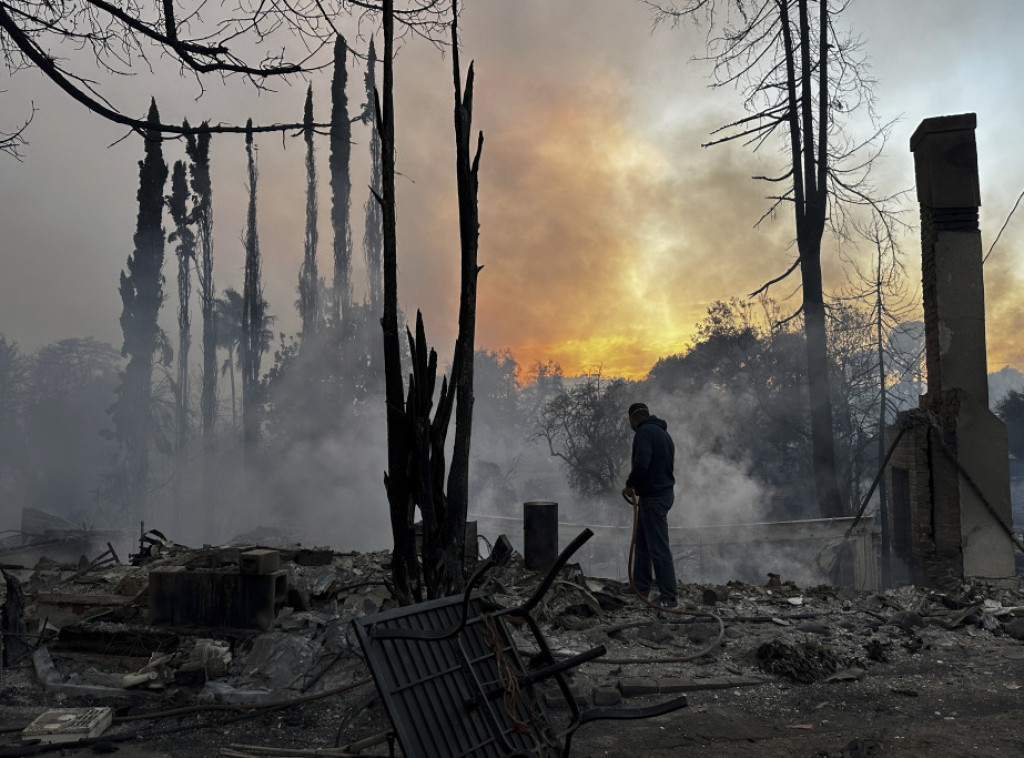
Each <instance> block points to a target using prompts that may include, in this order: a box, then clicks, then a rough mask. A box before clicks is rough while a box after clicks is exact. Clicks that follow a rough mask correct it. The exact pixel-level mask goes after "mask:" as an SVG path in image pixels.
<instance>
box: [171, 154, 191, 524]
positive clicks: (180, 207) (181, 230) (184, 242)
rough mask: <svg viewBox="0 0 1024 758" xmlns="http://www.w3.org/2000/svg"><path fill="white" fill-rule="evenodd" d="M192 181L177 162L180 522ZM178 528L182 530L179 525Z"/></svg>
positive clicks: (175, 233)
mask: <svg viewBox="0 0 1024 758" xmlns="http://www.w3.org/2000/svg"><path fill="white" fill-rule="evenodd" d="M188 196H189V191H188V180H187V178H186V176H185V164H184V162H182V161H175V162H174V169H173V170H172V171H171V194H170V196H169V197H168V198H167V207H168V209H169V210H170V212H171V219H172V220H173V221H174V231H173V232H172V233H171V235H170V236H169V237H168V239H169V240H170V241H171V242H177V243H178V244H177V245H176V246H175V248H174V252H175V254H176V255H177V256H178V372H177V381H176V382H175V385H174V394H175V406H176V409H175V410H176V413H175V442H174V450H175V466H176V471H175V475H174V489H175V497H174V501H175V507H176V509H177V510H176V520H177V518H178V517H180V514H181V509H182V502H181V499H182V494H181V485H182V477H183V476H184V463H185V460H186V456H187V450H188V433H189V423H188V416H189V413H188V412H189V396H190V394H191V393H190V391H189V389H190V388H189V365H188V359H189V349H190V347H191V344H192V325H191V322H190V315H189V308H190V306H191V302H190V301H191V295H192V264H193V262H194V261H195V246H196V236H195V233H193V231H192V229H191V227H190V225H189V214H188ZM175 526H176V527H177V526H179V525H178V524H175Z"/></svg>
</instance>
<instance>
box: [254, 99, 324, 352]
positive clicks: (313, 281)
mask: <svg viewBox="0 0 1024 758" xmlns="http://www.w3.org/2000/svg"><path fill="white" fill-rule="evenodd" d="M302 123H303V124H304V125H305V127H304V128H303V130H302V137H303V139H304V140H305V141H306V239H305V245H304V251H305V252H304V255H303V258H302V267H301V269H300V270H299V315H300V316H301V317H302V341H303V343H305V342H306V341H307V340H308V339H310V338H311V337H313V336H314V335H315V334H316V333H317V332H318V331H319V330H320V328H319V327H320V303H319V302H318V299H319V298H318V291H317V290H318V289H319V284H320V274H319V272H318V271H317V265H316V246H317V241H318V234H317V201H316V162H315V161H314V159H313V158H314V156H313V86H312V85H310V87H309V89H307V90H306V108H305V111H304V114H303V121H302ZM246 144H247V145H248V144H249V141H248V139H247V142H246ZM250 176H252V171H251V170H250ZM254 191H255V189H254Z"/></svg>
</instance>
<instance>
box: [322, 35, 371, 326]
mask: <svg viewBox="0 0 1024 758" xmlns="http://www.w3.org/2000/svg"><path fill="white" fill-rule="evenodd" d="M347 53H348V45H347V44H346V43H345V38H344V37H342V36H341V35H338V37H337V39H336V40H335V41H334V78H333V79H332V80H331V155H330V170H331V227H332V228H333V229H334V297H333V299H332V302H331V308H332V313H331V316H332V318H333V321H334V327H335V330H337V331H338V332H339V333H345V334H351V332H352V324H351V323H350V322H351V320H352V227H351V225H350V224H349V220H348V216H349V209H350V208H351V205H352V180H351V178H350V177H349V162H350V156H351V154H352V124H351V123H350V122H349V118H348V95H347V94H346V92H345V90H346V87H347V86H348V65H347ZM374 312H375V313H376V312H378V311H374Z"/></svg>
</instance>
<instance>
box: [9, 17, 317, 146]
mask: <svg viewBox="0 0 1024 758" xmlns="http://www.w3.org/2000/svg"><path fill="white" fill-rule="evenodd" d="M318 5H319V3H318ZM332 10H335V9H332ZM211 15H212V16H213V17H212V18H210V19H208V20H207V19H204V18H202V17H201V16H200V15H198V14H196V13H194V12H189V13H186V14H185V15H184V17H179V16H178V14H177V6H176V5H175V4H174V3H171V2H164V3H157V4H152V5H149V4H143V5H140V4H127V5H126V4H123V3H121V4H115V3H109V2H106V0H70V1H69V2H64V3H58V4H55V3H51V2H48V1H47V0H3V1H2V2H0V59H2V60H3V63H4V65H5V66H6V67H7V70H8V72H10V73H16V72H18V71H20V70H25V69H37V70H38V71H39V72H40V73H42V74H43V75H44V76H45V77H46V78H47V79H49V80H50V81H51V82H52V83H53V84H54V85H56V86H57V87H58V88H59V89H61V90H62V91H63V92H64V93H65V94H66V95H68V96H69V97H71V98H72V99H73V100H75V101H76V102H78V103H80V104H81V105H83V106H85V107H86V108H87V109H89V110H90V111H92V112H93V113H95V114H97V115H99V116H101V117H102V118H104V119H106V120H108V121H111V122H113V123H116V124H122V125H125V126H128V127H130V128H132V129H134V130H135V131H137V132H139V133H140V134H143V135H144V134H146V133H148V132H153V131H157V132H164V133H174V134H188V133H189V132H190V129H189V128H188V127H187V126H185V125H181V124H177V123H163V122H156V123H153V122H152V121H150V120H149V119H138V118H134V117H131V116H128V115H126V114H125V113H124V112H123V111H122V110H121V109H120V108H118V107H117V106H116V105H115V104H113V102H112V100H113V98H112V97H111V96H110V94H111V93H109V92H108V93H106V94H104V89H107V88H104V87H103V83H102V82H100V81H97V80H96V79H95V78H94V76H93V75H92V74H91V73H89V74H87V73H85V72H84V71H82V70H79V69H78V68H76V64H77V63H80V61H81V59H80V58H65V57H56V56H53V55H52V54H50V53H49V52H48V50H49V49H51V48H54V47H58V46H60V45H61V44H65V45H66V44H69V43H70V44H74V45H78V46H80V47H84V48H87V49H89V50H91V51H92V53H93V57H94V63H95V66H96V68H98V69H99V70H100V71H101V72H104V73H107V74H110V75H112V76H113V77H116V76H121V75H125V74H129V73H134V72H135V71H136V69H135V68H132V63H133V62H135V61H139V62H141V63H142V65H143V66H148V67H149V68H150V71H152V70H153V68H154V67H153V61H154V60H155V59H157V58H161V57H167V58H169V59H170V60H173V61H174V62H176V63H177V64H178V65H179V67H180V70H181V71H182V72H189V73H191V74H194V75H195V76H196V77H197V80H198V81H200V84H201V83H202V77H203V75H205V74H211V73H214V74H219V75H220V76H221V77H222V78H223V77H230V76H241V77H244V78H246V79H248V80H249V81H250V82H252V83H253V84H254V85H255V86H256V87H258V88H259V87H263V86H264V82H266V81H267V80H268V79H273V78H275V77H282V76H289V75H293V74H300V73H302V72H303V71H305V70H313V69H315V68H316V65H315V63H313V62H311V59H312V58H313V57H315V56H316V54H317V53H318V52H319V50H320V49H321V48H324V47H326V46H327V42H326V40H325V39H323V35H321V34H319V33H318V30H319V25H318V24H316V23H310V21H309V18H310V14H307V13H304V12H303V11H302V10H301V9H296V8H292V7H290V4H284V5H283V6H282V7H277V6H271V7H263V8H259V9H257V10H256V12H252V11H250V10H247V9H246V8H245V6H244V4H243V3H238V4H236V5H234V6H233V7H232V6H231V5H228V4H222V5H221V6H220V7H219V8H218V9H217V11H216V12H214V11H211ZM281 28H284V29H286V30H287V31H288V32H290V35H289V36H290V37H291V38H292V39H293V40H297V41H298V44H300V46H301V49H300V50H296V56H297V60H298V59H301V61H302V62H301V63H299V62H292V61H289V60H286V59H285V52H283V51H281V52H265V53H261V52H260V51H259V48H260V47H261V46H263V45H266V46H267V47H268V48H275V47H278V46H277V44H276V40H271V39H269V38H268V37H269V36H270V35H271V34H272V33H273V31H274V30H277V29H281ZM242 50H247V51H249V52H250V53H251V54H252V55H253V56H254V57H255V58H259V57H260V55H262V58H261V59H260V62H258V63H249V62H248V61H247V60H246V59H245V57H244V55H243V53H241V52H240V51H242ZM109 89H113V88H109ZM29 120H31V119H29ZM26 125H27V123H26ZM296 128H301V124H270V125H261V126H256V127H253V130H254V131H284V130H294V129H296ZM200 129H201V130H202V131H206V132H235V133H243V132H244V131H245V128H244V127H242V126H239V125H232V124H216V125H211V124H204V126H203V127H200ZM23 135H24V128H22V129H21V130H18V131H17V132H15V133H14V134H13V135H8V137H9V139H8V140H7V142H6V146H8V147H9V148H11V149H15V150H16V149H17V148H18V147H20V146H21V145H22V144H24V136H23ZM3 149H5V143H4V141H3V140H2V139H0V150H3ZM7 152H10V150H9V149H8V150H7Z"/></svg>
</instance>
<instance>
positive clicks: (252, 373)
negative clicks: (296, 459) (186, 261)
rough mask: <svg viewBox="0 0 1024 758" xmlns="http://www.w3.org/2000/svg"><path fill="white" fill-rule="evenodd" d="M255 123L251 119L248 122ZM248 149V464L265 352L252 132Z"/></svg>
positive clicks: (253, 454)
mask: <svg viewBox="0 0 1024 758" xmlns="http://www.w3.org/2000/svg"><path fill="white" fill-rule="evenodd" d="M249 123H250V124H251V123H252V120H250V121H249ZM245 152H246V156H247V158H248V168H249V208H248V212H247V214H246V224H245V281H244V286H243V291H242V340H241V344H240V345H239V350H240V352H241V362H242V447H243V452H244V456H245V465H246V466H247V467H252V466H254V465H256V463H257V460H256V459H257V454H258V451H259V431H260V410H261V408H262V403H261V398H260V396H261V394H262V393H261V387H260V381H259V376H260V355H261V353H262V352H263V345H262V342H263V327H264V323H265V315H266V314H265V308H266V306H265V303H264V300H263V292H262V287H261V285H260V240H259V234H258V232H257V228H256V184H257V180H258V178H259V177H258V172H257V170H256V154H255V147H254V146H253V142H252V132H247V133H246V135H245Z"/></svg>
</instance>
